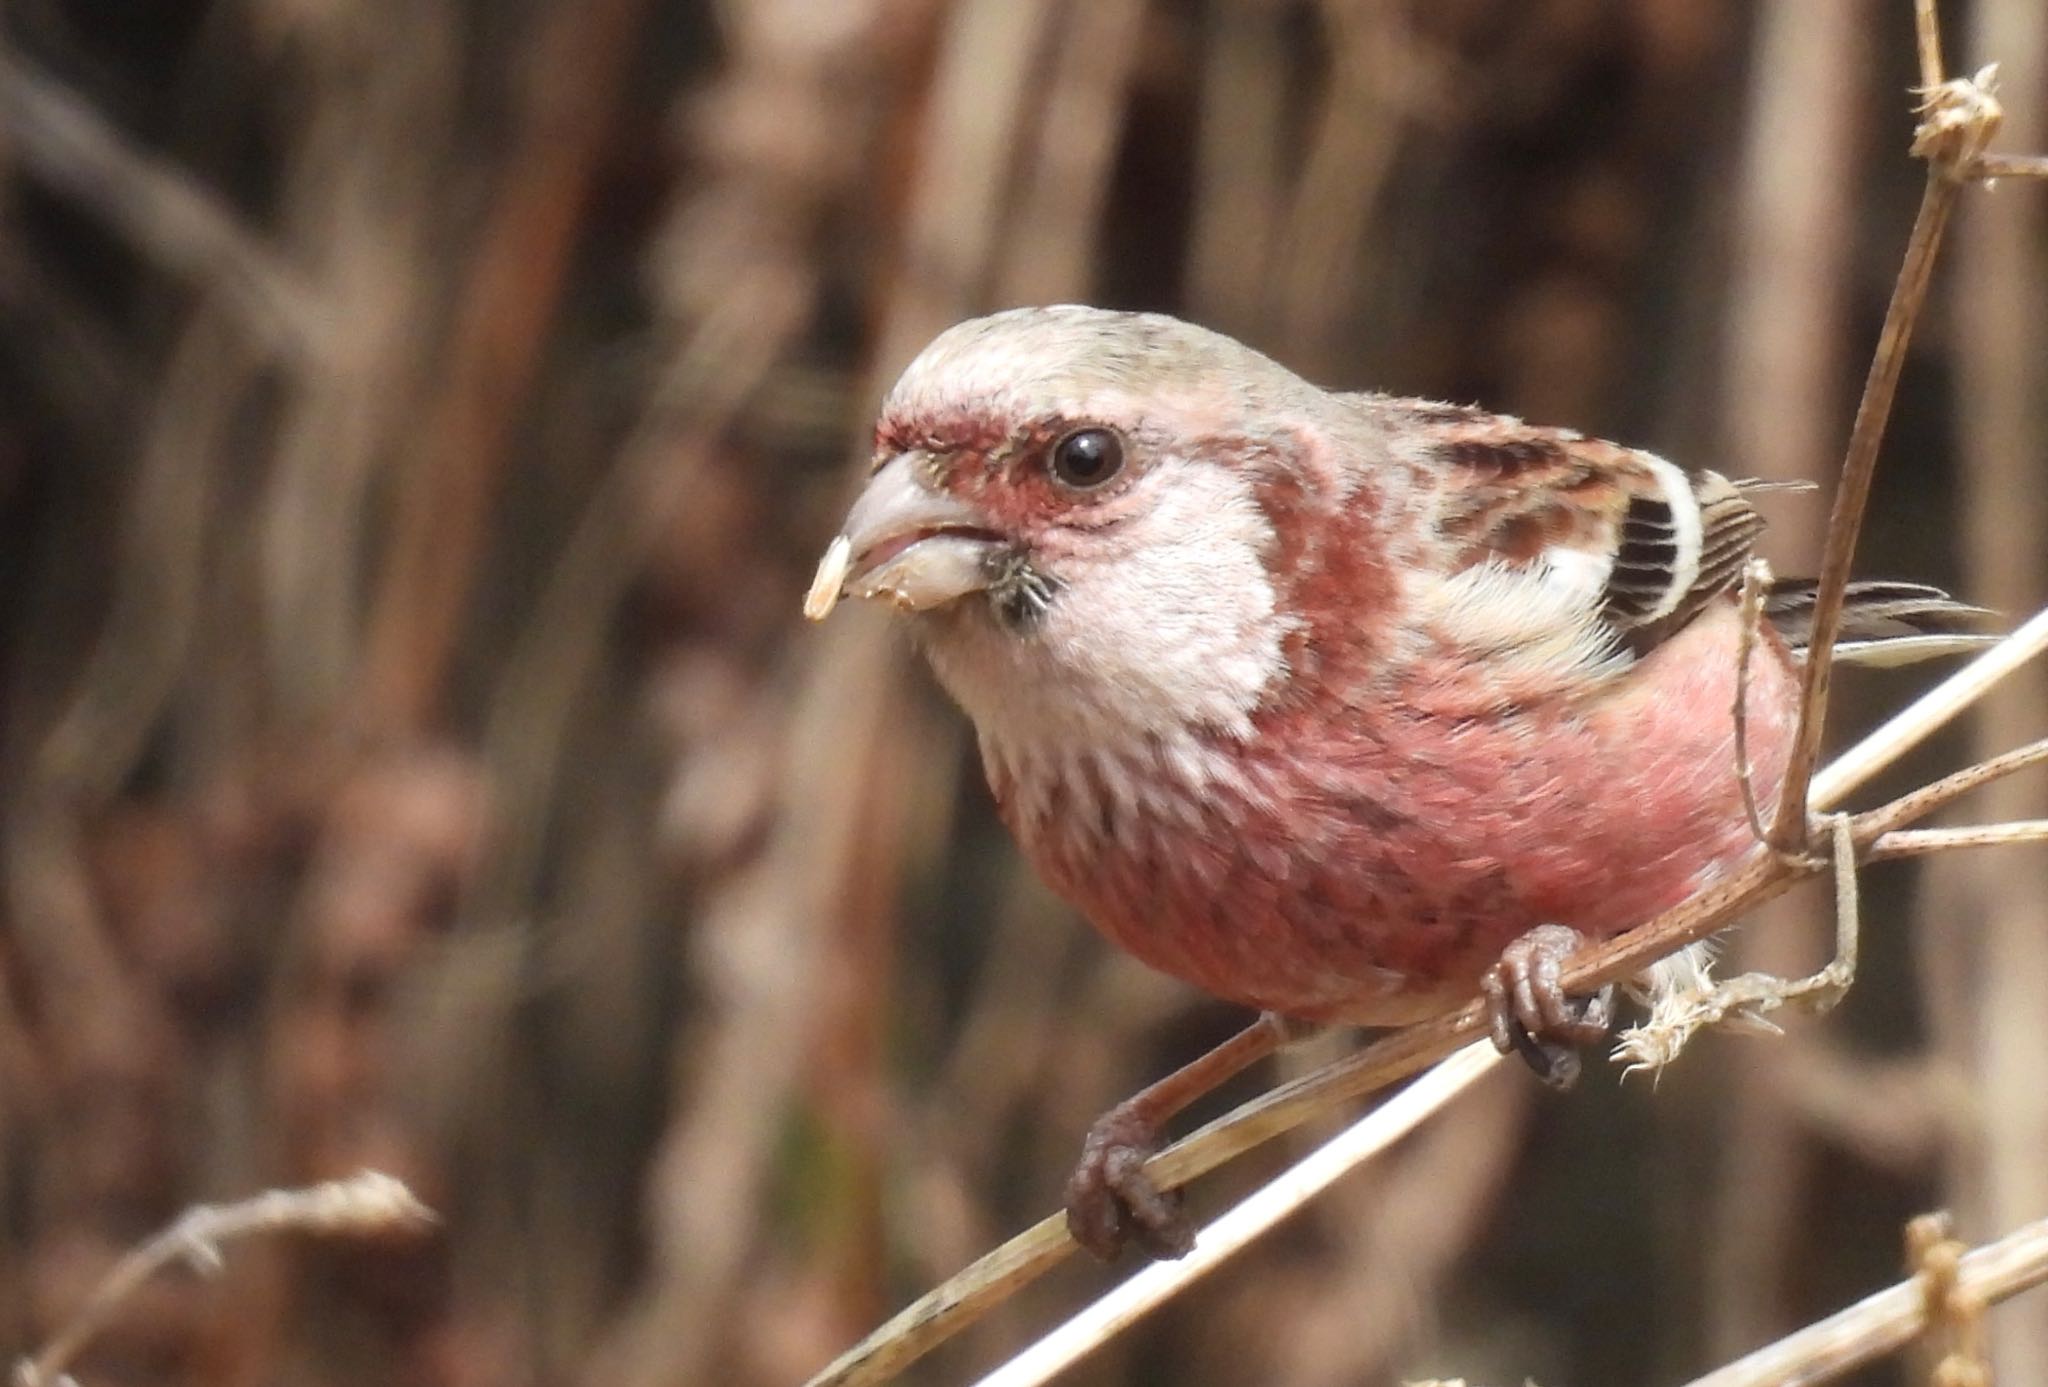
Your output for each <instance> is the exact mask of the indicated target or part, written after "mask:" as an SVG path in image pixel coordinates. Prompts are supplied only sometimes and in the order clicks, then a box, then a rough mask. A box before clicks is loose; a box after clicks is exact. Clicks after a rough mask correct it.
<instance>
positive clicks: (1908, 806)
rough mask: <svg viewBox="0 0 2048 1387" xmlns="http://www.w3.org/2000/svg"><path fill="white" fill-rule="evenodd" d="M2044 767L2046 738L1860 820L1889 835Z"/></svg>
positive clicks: (1925, 787)
mask: <svg viewBox="0 0 2048 1387" xmlns="http://www.w3.org/2000/svg"><path fill="white" fill-rule="evenodd" d="M2042 764H2048V737H2043V738H2042V739H2041V740H2040V741H2037V742H2028V743H2027V744H2026V745H2025V746H2020V747H2014V748H2013V749H2012V750H2011V751H2008V752H2003V753H2001V754H2000V755H1997V756H1994V757H1992V758H1991V759H1990V760H1988V761H1979V762H1978V763H1977V764H1976V765H1974V766H1965V767H1964V768H1963V769H1961V770H1959V771H1955V772H1953V773H1951V774H1949V775H1945V776H1943V777H1942V778H1941V779H1939V780H1937V781H1934V782H1932V783H1931V784H1927V785H1923V786H1921V787H1920V788H1919V789H1917V790H1915V791H1913V792H1912V793H1911V794H1906V795H1901V796H1899V797H1898V798H1897V799H1895V800H1893V801H1892V802H1891V803H1890V804H1886V805H1881V806H1880V807H1878V808H1876V809H1872V810H1869V811H1867V812H1865V813H1864V814H1862V815H1861V816H1859V817H1860V818H1861V819H1862V820H1863V821H1864V822H1865V823H1866V824H1867V825H1868V826H1869V828H1870V830H1871V831H1872V833H1873V834H1875V833H1883V832H1887V831H1889V830H1890V829H1892V828H1894V827H1896V826H1898V825H1900V824H1907V823H1913V822H1915V821H1917V820H1920V819H1924V818H1926V817H1927V816H1928V815H1929V814H1930V813H1932V812H1933V811H1934V810H1936V809H1939V808H1940V807H1941V806H1943V805H1945V804H1948V803H1950V802H1951V801H1954V800H1957V799H1960V798H1962V797H1963V796H1964V795H1966V794H1968V793H1970V791H1972V790H1975V789H1977V788H1979V787H1980V786H1984V785H1989V784H1990V783H1991V782H1992V781H1994V780H2003V779H2004V778H2005V777H2006V776H2009V775H2011V774H2013V773H2014V772H2015V771H2023V770H2026V769H2027V768H2028V767H2030V766H2039V765H2042Z"/></svg>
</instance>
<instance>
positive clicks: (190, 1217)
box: [14, 1170, 435, 1387]
mask: <svg viewBox="0 0 2048 1387" xmlns="http://www.w3.org/2000/svg"><path fill="white" fill-rule="evenodd" d="M434 1221H435V1219H434V1212H433V1210H431V1209H429V1208H427V1206H426V1205H424V1204H422V1203H420V1202H419V1200H417V1199H415V1198H414V1197H413V1194H412V1191H411V1190H409V1189H407V1188H406V1187H405V1186H404V1185H403V1184H402V1183H400V1182H399V1181H398V1180H396V1179H393V1178H392V1177H391V1176H389V1175H384V1174H380V1173H378V1172H377V1171H374V1170H366V1171H364V1172H363V1173H362V1174H360V1175H356V1176H353V1177H351V1178H349V1179H347V1180H330V1181H328V1182H327V1183H325V1184H320V1185H314V1186H312V1187H311V1188H308V1189H297V1190H269V1191H266V1192H265V1193H263V1194H259V1195H257V1196H255V1197H254V1198H252V1199H245V1200H243V1201H242V1202H241V1203H239V1204H201V1205H199V1206H198V1207H196V1208H193V1209H188V1210H187V1211H186V1212H185V1213H184V1214H182V1215H180V1216H179V1218H178V1219H177V1221H176V1222H174V1223H173V1224H171V1226H170V1227H168V1228H166V1229H164V1230H163V1231H162V1232H160V1233H158V1234H157V1235H156V1236H155V1237H153V1238H151V1239H150V1240H149V1241H148V1242H145V1243H143V1244H142V1245H141V1246H140V1247H137V1248H135V1249H134V1250H133V1251H131V1252H129V1253H128V1254H127V1255H126V1256H124V1257H122V1258H121V1260H120V1261H118V1262H116V1263H115V1264H114V1268H113V1270H112V1271H110V1272H108V1273H107V1276H106V1279H105V1280H104V1281H102V1282H100V1284H99V1285H98V1286H97V1287H95V1288H94V1290H93V1292H92V1294H91V1295H90V1296H89V1297H87V1298H86V1301H85V1304H83V1305H81V1306H80V1307H79V1308H78V1310H77V1312H76V1313H75V1314H73V1315H72V1317H71V1319H70V1321H69V1322H68V1323H67V1324H65V1326H64V1327H63V1328H62V1329H61V1330H59V1331H58V1332H57V1334H56V1335H55V1337H53V1338H52V1339H51V1340H50V1341H49V1343H47V1344H45V1345H44V1346H43V1348H42V1351H41V1352H39V1353H37V1354H36V1356H35V1357H34V1358H31V1359H27V1360H25V1361H24V1362H22V1363H21V1364H20V1365H19V1366H17V1367H16V1368H15V1370H14V1381H15V1383H16V1387H58V1384H60V1383H63V1384H68V1383H70V1382H71V1379H70V1378H69V1377H67V1376H65V1375H64V1370H65V1368H66V1367H68V1366H69V1365H70V1363H71V1361H72V1360H73V1359H74V1358H76V1357H77V1356H78V1355H79V1353H80V1352H81V1351H83V1350H84V1349H85V1347H86V1346H87V1345H88V1344H90V1343H91V1342H92V1341H93V1339H94V1338H96V1337H97V1336H98V1335H99V1333H100V1331H101V1330H103V1329H105V1328H106V1327H107V1325H108V1323H109V1322H110V1321H111V1320H112V1319H113V1317H114V1314H115V1312H116V1311H118V1310H119V1309H120V1308H121V1306H122V1304H123V1303H124V1302H126V1301H127V1300H128V1298H129V1297H130V1296H132V1295H133V1294H134V1293H135V1292H136V1290H137V1289H139V1288H140V1287H141V1286H142V1284H143V1283H144V1282H145V1281H147V1280H149V1279H150V1278H151V1277H152V1276H155V1275H156V1274H157V1273H158V1272H160V1271H163V1270H164V1269H166V1268H168V1267H171V1266H174V1265H176V1264H177V1263H179V1262H185V1263H188V1264H190V1265H191V1266H192V1267H194V1268H195V1269H196V1270H199V1271H202V1272H207V1273H214V1272H217V1271H219V1270H220V1268H221V1244H223V1243H227V1242H232V1241H234V1240H235V1239H237V1238H246V1237H249V1236H251V1235H252V1234H258V1233H281V1232H287V1231H291V1232H301V1233H316V1234H320V1235H323V1236H330V1235H337V1234H339V1235H362V1234H374V1233H395V1232H411V1231H415V1230H418V1229H421V1228H425V1227H427V1226H428V1225H430V1224H432V1223H433V1222H434Z"/></svg>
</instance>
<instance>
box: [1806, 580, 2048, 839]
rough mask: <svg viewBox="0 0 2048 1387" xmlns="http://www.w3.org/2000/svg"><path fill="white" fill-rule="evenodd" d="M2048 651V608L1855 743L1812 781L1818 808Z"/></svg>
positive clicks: (1873, 773) (1839, 798) (1842, 795)
mask: <svg viewBox="0 0 2048 1387" xmlns="http://www.w3.org/2000/svg"><path fill="white" fill-rule="evenodd" d="M2044 651H2048V607H2044V608H2043V609H2042V610H2040V611H2038V612H2036V613H2035V614H2034V615H2033V616H2031V617H2029V618H2027V620H2026V621H2024V622H2022V623H2021V624H2020V626H2019V628H2018V629H2017V630H2015V631H2014V632H2013V633H2012V634H2011V635H2009V636H2007V637H2006V638H2005V639H2004V640H2002V641H2000V642H1999V643H1998V644H1997V645H1994V646H1992V647H1991V648H1990V649H1989V650H1987V651H1985V652H1984V653H1983V654H1982V655H1980V656H1978V657H1977V658H1976V659H1974V660H1972V661H1970V662H1969V663H1968V664H1966V665H1964V666H1963V667H1962V668H1961V669H1959V670H1957V671H1956V672H1955V673H1954V674H1951V675H1950V676H1949V677H1948V678H1946V679H1944V680H1942V682H1941V683H1939V684H1937V685H1935V686H1934V687H1933V688H1932V689H1929V690H1928V691H1927V692H1926V693H1924V694H1922V695H1921V696H1920V697H1918V698H1916V699H1914V700H1913V701H1912V702H1911V703H1909V704H1907V705H1906V706H1905V707H1904V708H1902V709H1900V710H1899V711H1898V712H1897V713H1894V714H1893V715H1892V716H1891V717H1890V718H1888V719H1886V720H1885V722H1884V725H1883V726H1881V727H1879V728H1878V729H1877V730H1876V731H1875V732H1872V733H1871V734H1870V735H1869V736H1867V737H1865V738H1864V739H1863V740H1862V741H1860V742H1858V743H1857V744H1856V745H1855V746H1853V747H1850V748H1849V749H1848V750H1847V751H1845V752H1843V753H1842V754H1841V755H1840V756H1838V757H1836V758H1835V760H1834V761H1833V762H1831V763H1830V764H1829V766H1828V768H1827V769H1826V770H1824V771H1822V772H1821V773H1820V774H1819V775H1818V776H1816V777H1814V781H1813V799H1814V803H1815V804H1816V805H1817V806H1825V805H1830V804H1839V803H1841V802H1842V800H1843V799H1844V798H1845V797H1846V796H1847V795H1848V794H1849V793H1850V792H1851V791H1853V790H1854V789H1855V788H1856V787H1857V786H1859V785H1863V784H1865V783H1867V782H1868V781H1870V780H1871V779H1872V778H1874V777H1875V776H1876V775H1877V773H1878V772H1880V771H1882V770H1884V769H1885V768H1886V767H1888V766H1890V765H1891V764H1892V763H1893V762H1894V761H1897V760H1898V759H1899V758H1900V757H1901V756H1904V755H1905V754H1906V753H1907V752H1908V751H1911V750H1912V749H1913V748H1914V747H1916V746H1918V745H1920V743H1922V742H1924V741H1926V740H1927V738H1928V736H1929V735H1930V734H1931V733H1933V732H1934V731H1935V729H1937V728H1939V727H1942V726H1944V725H1946V724H1947V723H1949V722H1951V721H1953V720H1954V718H1955V716H1956V713H1957V711H1958V710H1959V709H1961V708H1964V707H1967V706H1969V705H1970V704H1973V703H1975V702H1976V701H1977V700H1978V699H1979V698H1981V697H1982V696H1983V695H1984V694H1985V693H1986V692H1987V691H1988V690H1989V689H1990V688H1991V687H1992V686H1993V685H1995V684H1998V683H2000V682H2002V681H2003V680H2004V679H2005V677H2006V676H2007V675H2009V674H2011V673H2012V672H2013V671H2014V670H2016V669H2018V668H2019V667H2020V666H2022V665H2024V664H2026V663H2028V662H2029V661H2031V660H2033V659H2034V658H2035V657H2036V656H2038V655H2040V654H2042V653H2043V652H2044Z"/></svg>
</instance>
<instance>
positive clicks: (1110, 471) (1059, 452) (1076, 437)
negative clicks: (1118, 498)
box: [1052, 429, 1124, 491]
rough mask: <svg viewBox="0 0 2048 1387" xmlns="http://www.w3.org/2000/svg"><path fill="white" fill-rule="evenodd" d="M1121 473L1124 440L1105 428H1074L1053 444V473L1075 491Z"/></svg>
mask: <svg viewBox="0 0 2048 1387" xmlns="http://www.w3.org/2000/svg"><path fill="white" fill-rule="evenodd" d="M1123 470H1124V441H1123V440H1122V439H1121V438H1118V437H1117V436H1116V435H1115V434H1113V433H1111V432H1110V431H1109V430H1108V429H1076V430H1074V431H1073V432H1072V433H1070V434H1068V435H1067V436H1066V437H1065V438H1062V439H1061V440H1060V441H1059V442H1057V443H1055V444H1053V445H1052V474H1053V475H1054V476H1055V477H1058V478H1059V479H1060V480H1061V481H1063V482H1065V483H1066V484H1067V485H1068V486H1071V487H1073V488H1074V489H1076V490H1077V491H1086V490H1088V489H1089V488H1091V487H1098V486H1101V485H1102V484H1103V483H1104V482H1106V481H1108V480H1109V479H1110V478H1111V477H1114V476H1115V475H1116V474H1117V473H1119V472H1121V471H1123Z"/></svg>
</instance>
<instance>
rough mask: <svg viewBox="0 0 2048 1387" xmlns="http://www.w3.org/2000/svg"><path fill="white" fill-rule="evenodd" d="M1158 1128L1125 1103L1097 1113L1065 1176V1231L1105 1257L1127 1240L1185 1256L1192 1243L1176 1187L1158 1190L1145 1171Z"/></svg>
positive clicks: (1168, 1255)
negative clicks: (1076, 1162) (1076, 1157)
mask: <svg viewBox="0 0 2048 1387" xmlns="http://www.w3.org/2000/svg"><path fill="white" fill-rule="evenodd" d="M1159 1147H1160V1136H1159V1128H1158V1127H1157V1126H1156V1125H1154V1124H1153V1123H1152V1122H1151V1121H1149V1120H1148V1119H1147V1118H1146V1117H1145V1116H1144V1114H1142V1113H1140V1112H1139V1111H1137V1109H1136V1108H1135V1107H1133V1105H1132V1104H1130V1103H1121V1104H1118V1105H1117V1106H1116V1107H1114V1108H1111V1109H1110V1110H1109V1111H1108V1112H1106V1113H1104V1114H1103V1115H1102V1116H1101V1117H1099V1118H1097V1119H1096V1121H1095V1125H1094V1126H1092V1127H1090V1128H1089V1129H1088V1137H1087V1140H1085V1141H1084V1142H1082V1144H1081V1160H1080V1162H1079V1163H1078V1164H1077V1165H1075V1167H1074V1173H1073V1174H1072V1175H1070V1176H1068V1177H1067V1231H1068V1232H1070V1233H1072V1234H1073V1235H1074V1241H1075V1242H1077V1243H1079V1244H1081V1246H1082V1247H1085V1248H1086V1249H1088V1251H1089V1252H1090V1253H1091V1254H1093V1255H1094V1256H1095V1257H1096V1258H1098V1259H1100V1260H1101V1261H1104V1262H1109V1261H1114V1260H1115V1259H1116V1255H1117V1253H1119V1252H1121V1251H1122V1250H1123V1248H1124V1245H1125V1244H1126V1243H1136V1244H1137V1245H1138V1246H1139V1247H1140V1248H1141V1249H1143V1250H1144V1251H1145V1252H1147V1253H1150V1254H1151V1255H1152V1256H1154V1257H1160V1258H1169V1259H1170V1258H1175V1257H1185V1256H1187V1255H1188V1253H1190V1252H1192V1251H1193V1250H1194V1247H1195V1227H1194V1224H1193V1223H1191V1222H1189V1220H1188V1215H1187V1210H1186V1208H1185V1207H1184V1205H1183V1201H1182V1199H1181V1194H1180V1191H1179V1190H1162V1189H1160V1188H1159V1186H1158V1185H1156V1184H1154V1183H1153V1181H1152V1177H1151V1176H1149V1175H1147V1174H1146V1173H1145V1162H1146V1161H1147V1160H1149V1159H1151V1157H1152V1155H1153V1154H1154V1153H1155V1152H1157V1151H1158V1150H1159Z"/></svg>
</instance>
